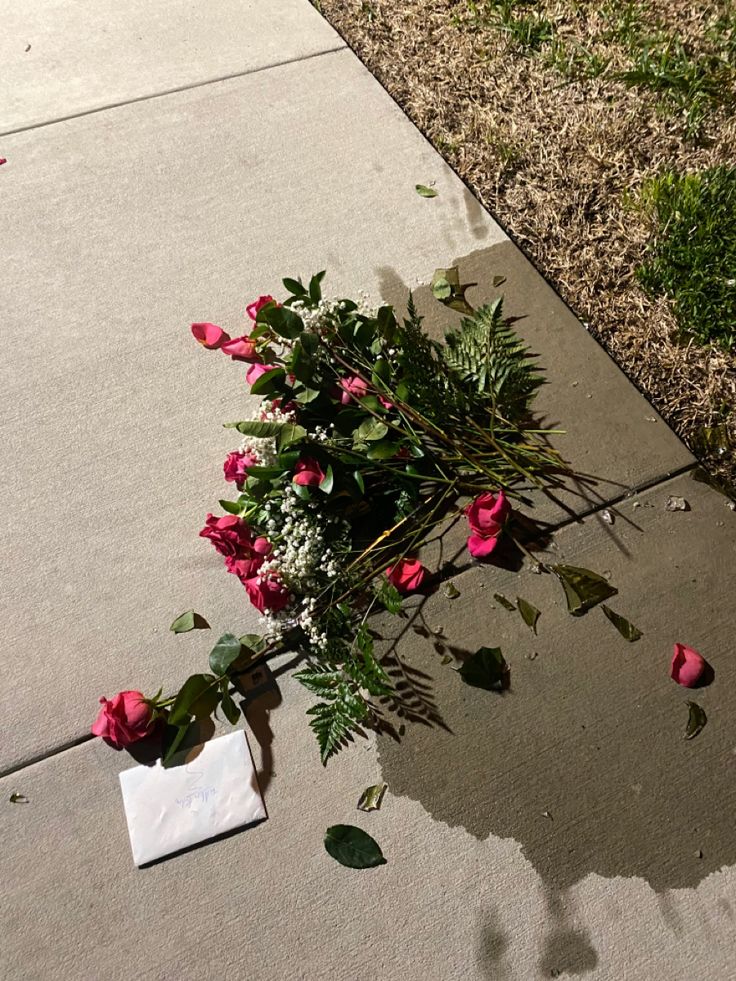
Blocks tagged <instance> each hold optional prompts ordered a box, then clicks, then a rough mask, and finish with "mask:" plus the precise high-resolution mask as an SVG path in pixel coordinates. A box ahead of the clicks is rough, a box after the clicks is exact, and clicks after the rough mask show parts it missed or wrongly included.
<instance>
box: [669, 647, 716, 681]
mask: <svg viewBox="0 0 736 981" xmlns="http://www.w3.org/2000/svg"><path fill="white" fill-rule="evenodd" d="M709 667H710V665H709V664H708V662H707V661H706V660H705V658H704V657H703V656H702V655H701V654H698V652H697V651H694V650H693V649H692V647H688V646H687V644H675V651H674V654H673V656H672V664H671V665H670V678H672V679H673V681H676V682H677V684H678V685H683V686H684V687H685V688H694V687H695V686H696V685H697V683H698V682H699V681H700V679H701V678H702V677H703V674H704V673H705V671H707V670H708V668H709Z"/></svg>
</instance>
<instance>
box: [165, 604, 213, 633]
mask: <svg viewBox="0 0 736 981" xmlns="http://www.w3.org/2000/svg"><path fill="white" fill-rule="evenodd" d="M209 629H210V625H209V624H208V623H207V621H206V620H205V618H204V617H202V616H200V615H199V613H195V612H194V610H187V612H186V613H182V614H181V615H180V616H178V617H177V618H176V620H174V622H173V623H172V624H171V626H170V627H169V630H173V631H174V633H175V634H185V633H187V632H188V631H189V630H209Z"/></svg>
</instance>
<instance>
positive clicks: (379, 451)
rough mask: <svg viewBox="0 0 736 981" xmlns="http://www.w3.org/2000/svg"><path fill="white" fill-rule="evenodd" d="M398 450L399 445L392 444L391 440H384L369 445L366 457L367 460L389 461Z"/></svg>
mask: <svg viewBox="0 0 736 981" xmlns="http://www.w3.org/2000/svg"><path fill="white" fill-rule="evenodd" d="M400 449H401V443H392V442H391V440H388V439H384V440H381V441H379V442H378V443H371V445H370V446H369V447H368V450H367V452H366V456H367V457H368V459H369V460H390V459H391V458H392V457H395V456H396V454H397V453H398V452H399V450H400Z"/></svg>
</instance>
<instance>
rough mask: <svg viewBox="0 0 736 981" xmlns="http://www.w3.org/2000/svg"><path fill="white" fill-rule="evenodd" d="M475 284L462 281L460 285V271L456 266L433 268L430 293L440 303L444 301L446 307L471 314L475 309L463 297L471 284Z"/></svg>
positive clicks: (475, 284) (474, 284)
mask: <svg viewBox="0 0 736 981" xmlns="http://www.w3.org/2000/svg"><path fill="white" fill-rule="evenodd" d="M477 285H478V284H477V283H463V284H462V285H461V284H460V272H459V270H458V268H457V266H451V267H450V268H449V269H435V271H434V275H433V276H432V284H431V287H432V295H433V296H434V298H435V299H436V300H439V301H440V303H444V304H445V306H446V307H450V308H451V309H452V310H459V311H460V313H466V314H468V316H471V315H472V314H473V313H474V312H475V311H474V310H473V308H472V307H471V305H470V304H469V303H468V301H467V300H466V299H465V292H466V290H469V289H470V287H471V286H477Z"/></svg>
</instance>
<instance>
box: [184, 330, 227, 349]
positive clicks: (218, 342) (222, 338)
mask: <svg viewBox="0 0 736 981" xmlns="http://www.w3.org/2000/svg"><path fill="white" fill-rule="evenodd" d="M192 334H193V335H194V337H195V340H198V341H199V343H200V344H201V345H202V346H203V347H206V348H207V349H208V350H210V351H213V350H214V349H215V348H218V347H222V345H223V344H225V343H227V341H229V340H230V335H229V334H226V333H225V331H224V330H222V329H221V328H220V327H218V326H217V324H192Z"/></svg>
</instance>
